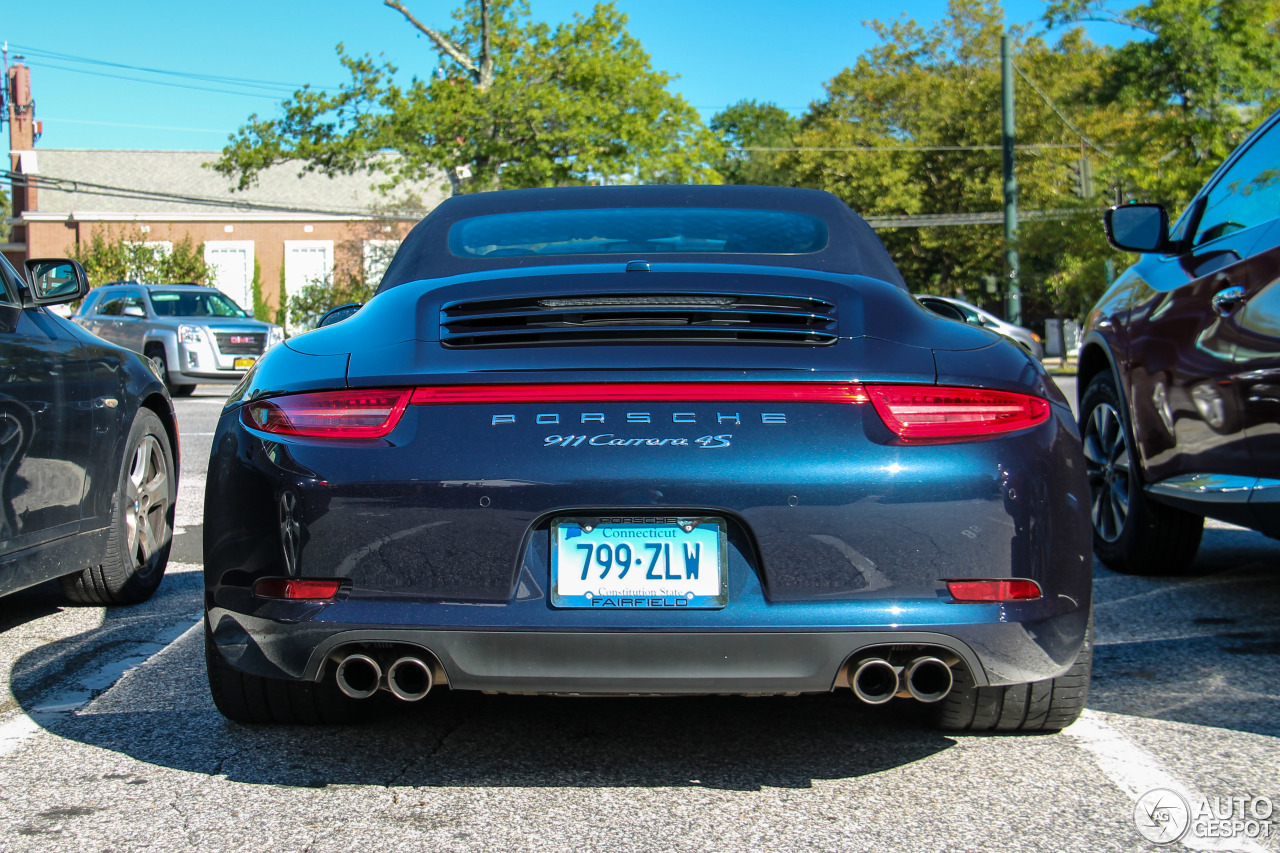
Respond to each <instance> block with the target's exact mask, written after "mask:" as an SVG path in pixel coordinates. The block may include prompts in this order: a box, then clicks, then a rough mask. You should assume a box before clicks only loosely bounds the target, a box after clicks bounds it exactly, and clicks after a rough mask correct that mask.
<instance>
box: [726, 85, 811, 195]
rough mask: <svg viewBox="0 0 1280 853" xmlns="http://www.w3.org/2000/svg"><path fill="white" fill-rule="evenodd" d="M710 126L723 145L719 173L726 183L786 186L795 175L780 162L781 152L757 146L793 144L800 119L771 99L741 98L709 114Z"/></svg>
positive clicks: (781, 146) (777, 146) (791, 181)
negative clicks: (759, 100) (771, 101)
mask: <svg viewBox="0 0 1280 853" xmlns="http://www.w3.org/2000/svg"><path fill="white" fill-rule="evenodd" d="M710 124H711V130H712V131H713V132H715V133H716V134H717V135H718V136H719V137H720V140H721V142H723V143H724V146H725V149H726V151H725V157H724V160H723V162H722V163H721V165H720V168H719V171H720V174H721V175H723V176H724V180H725V183H729V184H760V185H777V186H790V185H791V184H792V183H793V182H794V180H795V178H794V176H793V175H792V174H791V172H790V171H788V170H787V169H785V168H782V167H781V166H780V160H781V156H782V153H783V152H780V151H769V150H760V149H778V148H788V147H790V146H792V145H794V144H795V143H794V138H795V134H796V131H797V130H799V127H800V122H799V120H798V119H796V118H795V117H794V116H792V115H791V113H789V112H787V111H786V110H784V109H783V108H782V107H779V106H778V105H776V104H771V103H763V104H760V103H756V102H755V101H754V100H741V101H738V102H737V103H736V104H732V105H730V106H728V107H726V108H725V109H724V110H722V111H720V112H718V113H716V114H715V115H714V116H712V118H711V123H710Z"/></svg>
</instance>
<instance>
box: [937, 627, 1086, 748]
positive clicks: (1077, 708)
mask: <svg viewBox="0 0 1280 853" xmlns="http://www.w3.org/2000/svg"><path fill="white" fill-rule="evenodd" d="M1092 672H1093V616H1092V614H1091V615H1090V616H1089V625H1088V627H1087V628H1086V629H1085V634H1084V645H1083V646H1081V647H1080V653H1079V654H1078V655H1076V660H1075V663H1073V664H1072V665H1071V668H1070V669H1068V670H1067V671H1066V672H1065V673H1063V674H1062V675H1060V676H1058V677H1057V678H1050V679H1048V680H1046V681H1032V682H1029V683H1026V684H1010V685H1006V686H1004V687H976V686H974V684H973V677H972V676H971V675H970V674H969V671H968V670H967V669H963V668H962V669H961V670H960V671H958V672H956V674H955V685H954V686H953V687H952V688H951V692H950V693H948V694H947V696H946V698H945V699H943V700H942V701H941V702H939V703H938V704H937V705H935V706H934V712H933V713H934V723H935V725H937V726H938V728H941V729H945V730H947V731H953V732H1056V731H1061V730H1062V729H1064V728H1066V727H1067V726H1069V725H1071V724H1072V723H1074V722H1075V721H1076V719H1078V718H1079V716H1080V712H1081V711H1083V710H1084V706H1085V702H1086V701H1087V700H1088V698H1089V678H1090V675H1091V674H1092Z"/></svg>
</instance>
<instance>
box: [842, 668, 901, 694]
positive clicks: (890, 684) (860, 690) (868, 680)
mask: <svg viewBox="0 0 1280 853" xmlns="http://www.w3.org/2000/svg"><path fill="white" fill-rule="evenodd" d="M898 671H899V668H898V667H895V666H894V665H893V664H891V663H889V662H888V661H887V660H885V659H884V658H867V659H866V660H864V661H860V662H859V663H858V664H856V665H855V666H854V668H853V669H852V670H850V672H849V686H850V687H852V688H853V693H854V695H855V696H857V697H858V698H859V699H861V700H862V701H863V702H866V703H867V704H868V705H883V704H884V703H885V702H888V701H889V700H890V699H892V698H893V697H894V694H896V693H897V692H898Z"/></svg>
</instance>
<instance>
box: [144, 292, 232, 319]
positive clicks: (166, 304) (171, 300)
mask: <svg viewBox="0 0 1280 853" xmlns="http://www.w3.org/2000/svg"><path fill="white" fill-rule="evenodd" d="M151 304H152V306H153V307H154V308H155V309H156V314H157V315H159V316H161V317H247V316H248V315H247V314H245V312H244V311H243V310H242V309H241V308H240V306H239V305H236V304H235V303H234V302H232V301H231V300H230V299H228V298H227V297H226V295H225V294H223V293H222V292H220V291H217V290H153V291H151Z"/></svg>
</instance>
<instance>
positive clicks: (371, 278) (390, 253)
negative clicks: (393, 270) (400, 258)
mask: <svg viewBox="0 0 1280 853" xmlns="http://www.w3.org/2000/svg"><path fill="white" fill-rule="evenodd" d="M399 248H400V241H399V240H365V241H364V245H363V247H362V251H363V254H364V258H363V260H364V280H365V282H366V283H368V284H373V285H376V284H378V283H379V282H380V281H382V276H383V274H385V273H386V271H387V265H388V264H390V263H391V259H392V258H394V257H395V254H396V250H397V249H399Z"/></svg>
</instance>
